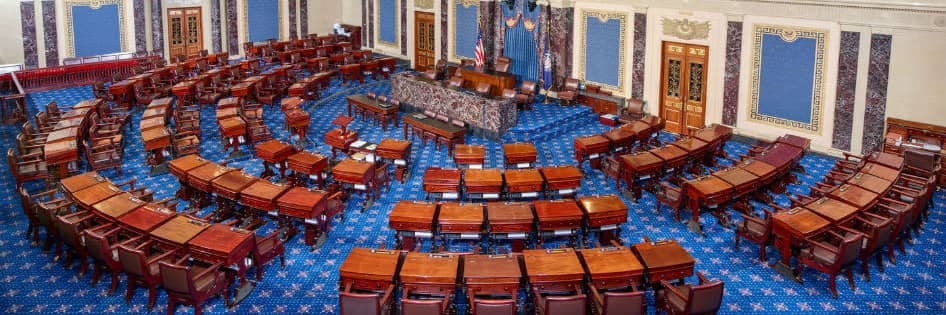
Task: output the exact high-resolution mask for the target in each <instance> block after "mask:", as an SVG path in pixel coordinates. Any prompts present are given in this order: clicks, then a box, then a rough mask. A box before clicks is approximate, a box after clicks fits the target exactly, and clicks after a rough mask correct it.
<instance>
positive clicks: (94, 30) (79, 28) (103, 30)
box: [72, 4, 122, 57]
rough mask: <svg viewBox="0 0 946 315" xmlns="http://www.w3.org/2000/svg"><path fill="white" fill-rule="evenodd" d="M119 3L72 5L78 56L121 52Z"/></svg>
mask: <svg viewBox="0 0 946 315" xmlns="http://www.w3.org/2000/svg"><path fill="white" fill-rule="evenodd" d="M118 14H119V12H118V4H108V5H102V6H101V7H99V8H97V9H93V8H91V7H88V6H81V5H75V6H73V7H72V30H73V32H74V34H75V35H74V37H73V41H74V43H75V51H76V57H83V56H95V55H103V54H111V53H117V52H121V50H122V47H121V29H120V28H121V26H120V25H119V16H118Z"/></svg>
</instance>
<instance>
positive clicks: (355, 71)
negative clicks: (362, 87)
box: [338, 63, 365, 83]
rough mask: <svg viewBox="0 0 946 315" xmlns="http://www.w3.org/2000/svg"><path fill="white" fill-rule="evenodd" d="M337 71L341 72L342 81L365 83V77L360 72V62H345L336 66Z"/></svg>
mask: <svg viewBox="0 0 946 315" xmlns="http://www.w3.org/2000/svg"><path fill="white" fill-rule="evenodd" d="M338 71H339V72H341V74H342V82H343V83H350V82H354V81H358V83H365V77H364V75H363V74H362V72H361V64H357V63H356V64H345V65H341V66H339V67H338Z"/></svg>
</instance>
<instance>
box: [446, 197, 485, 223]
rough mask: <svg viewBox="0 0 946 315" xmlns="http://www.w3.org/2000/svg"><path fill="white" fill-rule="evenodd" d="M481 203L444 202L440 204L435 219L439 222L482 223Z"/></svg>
mask: <svg viewBox="0 0 946 315" xmlns="http://www.w3.org/2000/svg"><path fill="white" fill-rule="evenodd" d="M483 219H484V216H483V205H482V204H478V203H463V204H461V203H458V202H444V203H442V204H440V214H438V215H437V221H438V222H439V223H440V224H441V225H444V224H477V223H483Z"/></svg>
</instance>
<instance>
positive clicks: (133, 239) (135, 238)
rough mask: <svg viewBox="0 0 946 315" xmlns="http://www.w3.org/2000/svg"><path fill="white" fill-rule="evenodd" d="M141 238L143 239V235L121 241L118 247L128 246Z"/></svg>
mask: <svg viewBox="0 0 946 315" xmlns="http://www.w3.org/2000/svg"><path fill="white" fill-rule="evenodd" d="M142 238H144V236H143V235H140V236H135V237H132V238H129V239H127V240H124V241H122V242H121V243H118V245H119V246H124V245H128V244H134V243H135V242H137V241H140V240H141V239H142Z"/></svg>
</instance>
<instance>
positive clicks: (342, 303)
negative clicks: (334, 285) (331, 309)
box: [338, 292, 381, 315]
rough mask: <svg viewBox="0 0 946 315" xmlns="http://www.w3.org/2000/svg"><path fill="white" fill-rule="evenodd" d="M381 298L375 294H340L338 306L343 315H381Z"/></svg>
mask: <svg viewBox="0 0 946 315" xmlns="http://www.w3.org/2000/svg"><path fill="white" fill-rule="evenodd" d="M380 300H381V296H379V295H378V294H374V293H367V294H365V293H351V292H339V293H338V305H339V308H341V310H340V311H341V315H372V314H374V315H379V314H381V305H380V304H381V303H380Z"/></svg>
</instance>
